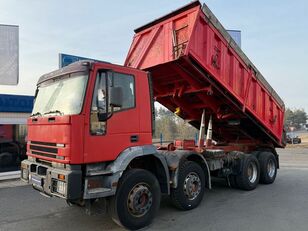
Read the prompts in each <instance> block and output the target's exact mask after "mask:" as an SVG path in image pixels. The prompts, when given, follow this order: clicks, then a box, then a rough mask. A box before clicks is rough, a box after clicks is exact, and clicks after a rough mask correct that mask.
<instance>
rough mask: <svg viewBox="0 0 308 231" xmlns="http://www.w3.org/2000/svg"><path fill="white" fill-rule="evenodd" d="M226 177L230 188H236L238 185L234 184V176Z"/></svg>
mask: <svg viewBox="0 0 308 231" xmlns="http://www.w3.org/2000/svg"><path fill="white" fill-rule="evenodd" d="M228 177H229V183H230V186H231V188H238V185H237V183H236V175H229V176H228Z"/></svg>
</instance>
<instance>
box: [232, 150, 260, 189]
mask: <svg viewBox="0 0 308 231" xmlns="http://www.w3.org/2000/svg"><path fill="white" fill-rule="evenodd" d="M259 178H260V165H259V162H258V160H257V158H256V157H255V156H253V155H247V156H245V158H244V160H243V164H242V171H241V173H240V174H239V175H237V176H236V184H237V186H238V187H239V188H240V189H244V190H253V189H255V188H256V187H257V185H258V183H259Z"/></svg>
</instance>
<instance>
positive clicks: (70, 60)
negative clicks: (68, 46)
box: [59, 53, 102, 68]
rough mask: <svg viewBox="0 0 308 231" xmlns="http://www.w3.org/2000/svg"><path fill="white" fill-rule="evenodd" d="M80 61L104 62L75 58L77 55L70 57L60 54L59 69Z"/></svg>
mask: <svg viewBox="0 0 308 231" xmlns="http://www.w3.org/2000/svg"><path fill="white" fill-rule="evenodd" d="M80 60H91V61H98V62H102V61H99V60H96V59H91V58H86V57H81V56H75V55H68V54H62V53H60V54H59V68H62V67H65V66H67V65H69V64H71V63H74V62H77V61H80Z"/></svg>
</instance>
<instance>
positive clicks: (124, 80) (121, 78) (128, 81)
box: [111, 72, 136, 111]
mask: <svg viewBox="0 0 308 231" xmlns="http://www.w3.org/2000/svg"><path fill="white" fill-rule="evenodd" d="M111 84H112V86H113V87H120V88H122V93H123V99H122V100H123V101H122V107H116V108H114V111H119V110H127V109H130V108H134V107H135V104H136V103H135V81H134V76H132V75H128V74H123V73H117V72H115V73H114V75H113V78H112V83H111Z"/></svg>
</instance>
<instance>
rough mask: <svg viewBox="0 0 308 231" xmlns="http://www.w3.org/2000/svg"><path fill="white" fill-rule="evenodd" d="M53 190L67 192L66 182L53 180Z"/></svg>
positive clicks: (61, 192)
mask: <svg viewBox="0 0 308 231" xmlns="http://www.w3.org/2000/svg"><path fill="white" fill-rule="evenodd" d="M53 191H54V192H56V193H59V194H61V195H65V193H66V182H64V181H58V180H53Z"/></svg>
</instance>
